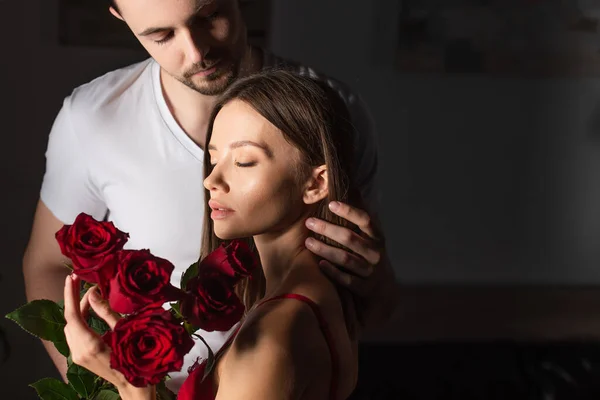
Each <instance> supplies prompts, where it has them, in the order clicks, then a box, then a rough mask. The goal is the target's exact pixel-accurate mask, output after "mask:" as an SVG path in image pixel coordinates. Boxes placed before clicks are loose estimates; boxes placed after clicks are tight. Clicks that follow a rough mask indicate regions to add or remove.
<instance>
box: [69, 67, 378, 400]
mask: <svg viewBox="0 0 600 400" xmlns="http://www.w3.org/2000/svg"><path fill="white" fill-rule="evenodd" d="M349 120H350V119H349V116H348V114H347V111H346V108H345V106H344V104H343V103H342V102H341V100H339V97H338V96H337V95H336V93H335V92H334V91H333V90H332V89H330V88H329V87H328V86H326V85H324V84H321V83H318V82H316V81H314V80H312V79H310V78H306V77H300V76H297V75H294V74H291V73H289V72H285V71H267V72H263V73H261V74H258V75H254V76H251V77H248V78H246V79H243V80H240V81H239V82H237V83H235V84H234V85H232V87H231V88H229V89H228V91H227V92H226V93H224V94H223V96H222V97H221V99H220V101H219V103H218V104H217V106H216V107H215V110H214V112H213V114H212V117H211V120H210V121H211V122H210V124H209V129H208V136H207V141H206V143H207V146H206V150H207V152H208V154H209V155H210V157H205V176H206V179H205V181H204V186H205V188H206V204H205V206H206V207H205V209H206V213H207V214H210V215H207V218H205V226H204V237H203V249H202V255H203V256H205V255H207V254H208V253H209V252H210V251H212V250H213V249H215V248H216V247H217V246H218V245H219V244H220V243H222V241H223V240H231V239H235V238H252V239H251V240H250V241H251V242H252V243H253V244H254V246H255V248H256V250H257V252H258V255H259V257H260V263H261V266H262V269H259V270H258V271H259V275H257V276H255V277H254V279H252V280H248V281H247V282H245V283H243V284H242V285H241V287H240V288H239V291H240V293H239V294H240V297H241V298H242V299H243V300H244V303H245V305H246V309H247V313H246V316H245V317H244V319H243V320H242V323H241V324H240V325H239V329H238V330H236V331H235V332H234V333H233V334H232V337H231V338H230V340H229V341H228V342H227V343H226V344H225V345H224V346H223V348H222V349H221V350H220V351H219V352H218V353H217V363H216V367H215V369H214V371H213V372H212V373H211V374H210V375H209V376H208V377H207V378H206V379H205V380H204V381H202V380H201V378H202V376H201V375H200V374H198V373H194V372H192V373H191V374H190V376H189V378H188V379H187V381H186V382H185V383H184V385H183V387H182V388H181V390H180V392H179V398H180V399H182V400H187V399H195V400H203V399H214V398H216V399H219V400H222V399H240V398H244V399H261V400H265V399H344V398H346V397H348V396H349V395H350V393H351V392H352V390H353V389H354V387H355V384H356V380H357V373H358V364H357V338H356V334H355V330H354V324H355V320H356V318H355V313H354V302H353V299H352V298H351V297H350V295H348V294H347V292H345V291H343V290H341V289H339V288H337V287H335V286H334V284H333V283H332V282H331V281H330V280H329V279H327V277H325V276H324V275H323V274H322V273H321V272H320V269H319V260H318V259H317V258H316V256H315V255H314V254H313V253H311V252H310V251H308V250H307V249H306V247H305V240H306V238H307V237H309V236H310V235H311V231H309V230H308V229H307V228H306V226H305V225H304V221H305V219H306V218H307V217H309V216H318V217H321V218H322V219H325V220H328V221H332V222H334V223H336V224H338V225H346V226H347V223H346V222H345V220H343V219H341V218H339V217H336V216H335V214H333V213H332V212H331V211H330V210H329V209H328V204H329V203H330V201H331V200H339V201H343V202H347V203H349V204H352V205H360V204H357V203H358V202H359V199H358V197H357V195H356V194H355V193H357V192H356V191H355V190H354V189H353V188H352V187H351V184H350V182H351V181H352V180H351V179H350V176H349V171H350V170H351V169H350V166H351V162H352V160H351V159H350V158H349V154H351V151H350V149H347V148H345V144H344V143H345V140H343V139H344V138H345V137H348V135H350V129H352V126H351V125H350V123H349ZM208 216H209V217H210V218H208ZM369 234H370V235H373V233H372V232H369ZM77 284H78V279H77V278H68V279H67V284H66V285H65V318H66V319H67V328H66V333H67V341H68V344H69V346H70V348H71V351H72V354H73V359H74V360H75V359H77V360H78V363H79V364H81V365H82V366H83V367H85V368H87V369H89V370H90V371H92V372H94V373H96V374H97V375H99V376H102V377H104V378H105V379H107V380H109V381H111V382H112V383H113V384H115V386H116V387H117V388H118V389H119V392H120V394H121V397H122V398H123V399H124V400H129V399H152V398H154V397H155V393H154V389H153V388H151V387H148V388H143V389H140V388H135V387H133V386H132V385H129V384H128V383H127V382H126V381H125V379H124V377H123V376H122V375H121V374H120V373H118V372H117V371H114V370H112V369H110V366H109V358H110V355H109V350H108V349H107V348H106V347H104V346H103V345H102V342H101V340H100V338H99V337H97V336H96V335H94V334H92V333H91V331H90V330H89V329H86V328H87V327H86V326H83V319H82V318H81V312H86V311H87V308H88V307H89V305H91V307H92V308H93V309H94V310H95V311H96V312H97V313H98V315H99V316H101V317H102V318H104V319H106V320H107V322H108V324H109V326H111V327H112V326H114V324H115V323H116V321H117V319H118V317H117V316H115V315H114V314H113V313H111V312H110V310H108V309H107V308H106V306H105V304H102V303H100V301H99V300H98V297H97V296H94V294H95V291H90V295H89V296H88V295H86V296H84V298H83V299H82V300H81V305H80V306H78V305H77V302H78V301H79V295H78V291H77Z"/></svg>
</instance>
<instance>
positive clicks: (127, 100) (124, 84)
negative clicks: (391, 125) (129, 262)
mask: <svg viewBox="0 0 600 400" xmlns="http://www.w3.org/2000/svg"><path fill="white" fill-rule="evenodd" d="M110 11H111V12H112V13H113V15H114V16H115V17H117V18H119V19H122V20H123V21H124V22H125V23H126V24H127V25H128V26H129V28H130V29H131V30H132V32H133V33H134V34H135V35H136V37H137V38H138V39H139V41H140V43H141V44H142V45H143V46H144V48H145V49H146V50H147V51H148V53H149V54H150V55H151V57H152V58H150V59H148V60H146V61H143V62H141V63H137V64H134V65H131V66H129V67H126V68H122V69H119V70H116V71H112V72H109V73H107V74H105V75H104V76H101V77H99V78H97V79H95V80H93V81H91V82H89V83H87V84H85V85H82V86H80V87H78V88H76V89H75V90H74V91H73V93H72V94H71V95H70V96H69V97H67V98H66V99H65V101H64V104H63V107H62V109H61V111H60V112H59V114H58V116H57V117H56V120H55V122H54V125H53V127H52V131H51V133H50V137H49V142H48V149H47V152H46V159H47V164H46V172H45V175H44V180H43V183H42V188H41V193H40V200H39V203H38V206H37V210H36V213H35V217H34V222H33V228H32V233H31V238H30V241H29V244H28V247H27V250H26V252H25V256H24V261H23V272H24V276H25V283H26V292H27V298H28V300H33V299H39V298H48V299H53V300H59V299H61V298H62V293H63V285H64V278H65V276H66V274H67V273H68V270H67V269H66V268H65V267H64V265H63V262H64V261H66V260H64V257H63V256H62V255H61V253H60V250H59V247H58V245H57V242H56V240H55V238H54V234H55V232H56V231H58V230H59V229H60V228H61V226H62V225H63V224H70V223H72V222H73V220H74V219H75V217H76V216H77V215H78V214H79V213H80V212H86V213H88V214H91V215H92V216H94V217H95V218H96V219H103V218H106V219H108V220H111V221H114V223H115V224H116V226H117V227H118V228H119V229H121V230H123V231H125V232H128V233H129V234H130V240H129V242H128V243H127V247H128V248H148V249H150V250H151V251H152V253H153V254H155V255H157V256H159V257H163V258H166V259H168V260H170V261H171V262H173V264H174V265H175V267H176V271H175V273H174V274H173V279H172V282H173V284H175V285H178V283H179V280H180V277H181V274H182V272H183V271H184V270H185V269H186V268H187V267H188V266H189V265H190V264H192V263H194V262H195V261H197V259H198V256H199V251H200V238H201V232H200V231H201V227H202V216H203V202H202V199H203V195H204V194H203V190H204V188H203V176H202V159H203V157H204V151H203V149H202V145H203V143H204V139H205V135H206V129H207V121H208V118H209V114H210V111H211V109H212V107H213V105H214V103H215V101H216V96H217V95H218V94H220V93H222V92H223V91H224V90H225V88H227V87H228V86H229V85H230V84H231V83H232V82H233V81H234V80H235V79H237V78H238V77H242V76H245V75H248V74H250V73H252V72H255V71H259V70H260V69H262V68H268V67H271V66H285V67H287V68H291V69H293V70H295V71H297V72H299V73H303V74H310V75H312V76H316V77H320V78H321V79H323V80H326V81H327V82H328V83H329V84H330V85H331V86H332V87H334V88H336V89H337V91H338V92H339V93H340V96H341V97H342V98H343V99H344V100H345V102H346V104H347V105H348V108H349V110H350V113H351V115H352V118H353V123H354V125H355V127H356V128H357V129H356V130H357V133H358V134H357V135H356V137H352V138H350V137H349V138H348V140H352V141H353V144H354V148H355V149H356V160H357V163H356V171H355V172H356V174H355V175H356V179H357V182H356V183H357V184H358V185H359V187H360V188H361V191H362V193H363V195H364V197H365V199H366V200H367V205H368V208H369V213H370V215H371V217H375V216H374V214H373V212H374V211H375V209H376V207H375V204H376V195H375V193H376V190H375V187H374V185H375V180H376V172H377V149H376V141H375V136H374V132H373V125H372V123H371V122H372V121H371V119H370V118H369V113H368V111H367V109H366V107H365V105H364V104H363V103H362V101H361V100H360V98H359V97H358V96H356V95H355V94H354V93H352V92H351V91H350V90H349V89H348V88H347V87H346V86H345V85H343V84H341V83H340V82H337V81H335V80H333V79H330V78H327V77H325V76H321V75H319V74H317V73H316V72H315V71H313V70H312V69H310V68H307V67H304V66H301V65H297V64H292V63H288V62H284V61H283V60H281V59H279V58H277V57H275V56H273V55H272V54H269V53H268V52H266V51H264V50H262V49H257V48H252V47H250V46H248V44H247V41H246V28H245V25H244V22H243V20H242V17H241V14H240V10H239V5H238V1H237V0H181V1H177V2H173V1H172V0H117V1H116V3H114V2H113V4H112V6H111V7H110ZM339 212H340V215H341V216H343V217H345V218H347V219H349V220H352V221H353V222H356V223H358V225H359V226H360V227H361V229H362V230H363V235H361V236H359V235H355V234H354V235H353V236H349V235H348V233H349V231H347V230H346V229H344V228H341V227H337V226H334V225H331V224H327V223H325V222H323V221H317V223H316V225H315V226H312V227H311V226H310V221H307V226H309V228H311V229H313V230H315V231H318V232H320V233H323V234H324V235H325V236H327V237H330V238H331V239H333V240H335V241H337V242H339V243H341V244H344V245H346V246H347V247H349V248H350V249H352V250H353V251H354V252H355V253H356V254H353V255H351V254H350V253H345V252H344V251H342V250H339V249H334V248H332V247H329V246H326V245H325V244H324V243H321V242H315V241H313V243H312V244H311V243H310V242H307V247H308V248H309V249H310V250H312V251H313V252H314V253H316V254H318V255H320V256H322V257H323V258H324V259H326V260H329V261H330V262H331V264H330V265H326V266H324V272H325V273H327V274H328V275H330V276H331V277H332V279H334V280H336V281H338V282H341V283H342V284H345V285H347V286H348V287H349V288H350V289H351V290H353V291H354V292H356V293H358V294H360V295H362V296H363V297H364V299H365V304H367V305H368V306H367V307H366V309H365V310H364V314H365V315H366V317H367V321H370V322H368V323H367V326H369V325H370V326H374V325H376V324H377V323H379V322H380V321H383V320H384V319H385V318H387V317H388V316H389V311H390V310H391V309H392V308H393V306H395V303H396V301H395V298H396V297H395V294H396V293H395V290H394V289H395V280H394V277H393V273H392V272H391V268H390V265H389V261H388V259H387V257H386V256H385V252H384V250H383V246H381V245H380V243H382V240H376V239H373V238H372V237H375V234H373V232H372V231H374V230H375V229H374V226H372V224H371V223H370V222H369V220H370V218H369V216H368V215H367V213H366V212H365V211H363V210H357V209H352V208H350V207H348V206H346V205H342V209H341V211H339ZM373 225H374V224H373ZM377 238H378V239H382V238H381V237H377ZM334 265H335V267H334ZM337 266H339V267H342V268H343V269H341V268H339V267H337ZM226 334H227V333H226V332H223V333H219V332H217V333H204V332H203V333H202V335H203V336H204V337H205V338H206V339H207V341H208V343H209V345H210V346H211V348H212V349H213V350H214V351H216V350H217V349H218V348H219V347H220V346H221V344H222V343H223V341H224V337H225V336H226ZM44 344H45V346H46V349H47V350H48V352H49V353H50V355H51V357H52V359H53V361H54V363H55V364H56V366H57V368H58V369H59V371H60V372H61V374H62V375H63V377H64V376H65V373H66V363H65V359H64V357H62V356H61V355H60V354H59V353H58V352H57V351H56V350H55V349H54V347H53V345H52V344H50V343H44ZM204 353H205V349H204V347H203V345H202V344H201V343H200V344H198V345H197V346H196V347H195V348H194V349H193V350H192V352H191V353H190V354H189V355H188V356H187V357H186V361H185V365H184V368H183V369H182V371H181V372H180V373H174V374H171V376H172V377H173V379H172V380H171V381H169V386H170V387H171V388H172V389H173V390H177V389H178V387H179V385H180V384H181V383H182V382H183V380H184V379H185V376H186V375H187V367H188V366H189V365H191V364H192V363H193V361H194V360H195V359H196V358H197V357H199V356H204V355H205V354H204Z"/></svg>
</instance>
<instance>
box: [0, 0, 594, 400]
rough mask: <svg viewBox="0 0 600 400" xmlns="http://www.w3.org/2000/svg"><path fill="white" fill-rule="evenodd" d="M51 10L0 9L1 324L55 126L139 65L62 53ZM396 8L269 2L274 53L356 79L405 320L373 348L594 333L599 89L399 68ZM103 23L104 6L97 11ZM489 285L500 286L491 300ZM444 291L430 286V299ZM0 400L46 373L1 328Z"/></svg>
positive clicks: (39, 0)
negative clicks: (115, 73)
mask: <svg viewBox="0 0 600 400" xmlns="http://www.w3.org/2000/svg"><path fill="white" fill-rule="evenodd" d="M58 11H59V8H58V1H57V0H28V1H18V0H1V1H0V35H1V37H2V38H3V39H4V40H3V42H2V45H1V56H0V85H1V86H0V87H1V88H2V89H1V90H2V94H3V96H2V98H1V100H0V101H1V107H0V113H1V119H0V121H2V125H1V126H2V138H3V141H4V143H3V145H2V146H0V149H1V150H0V151H1V152H2V153H1V155H0V162H1V163H2V187H3V189H4V190H3V195H2V196H1V198H0V199H1V202H2V203H1V206H0V207H1V209H2V210H3V211H4V212H3V215H4V217H3V219H2V220H3V226H2V232H3V234H2V241H1V242H0V243H2V244H1V246H2V250H3V251H2V253H1V254H2V264H3V268H1V269H0V274H1V281H0V304H1V305H2V306H1V307H0V314H1V315H5V314H6V313H8V312H9V311H12V310H13V309H15V308H16V307H17V306H19V305H21V304H23V303H24V302H25V295H24V288H23V280H22V273H21V257H22V254H23V250H24V248H25V245H26V243H27V239H28V235H29V230H30V227H31V222H32V216H33V211H34V208H35V204H36V202H37V199H38V194H39V188H40V184H41V179H42V175H43V171H44V151H45V148H46V144H47V137H48V133H49V131H50V127H51V125H52V122H53V120H54V117H55V116H56V114H57V112H58V110H59V108H60V106H61V104H62V100H63V98H64V97H65V96H67V95H69V94H70V92H71V91H72V89H73V88H75V87H76V86H78V85H80V84H83V83H85V82H87V81H89V80H91V79H93V78H95V77H97V76H100V75H101V74H103V73H105V72H107V71H109V70H112V69H114V68H117V67H121V66H124V65H127V64H129V63H131V62H133V61H137V60H140V59H141V58H143V56H142V55H140V53H139V52H137V51H133V50H127V49H124V48H117V47H115V48H111V47H97V46H83V45H77V46H74V45H66V44H64V43H63V44H61V43H60V42H59V36H60V35H59V32H60V30H59V26H58V23H59V13H58ZM396 11H397V4H396V2H395V1H383V0H381V1H371V2H365V1H360V0H331V1H327V2H324V1H317V0H310V1H309V0H285V1H273V5H272V8H271V22H270V27H269V30H268V34H269V38H268V42H267V43H268V45H269V47H270V48H271V49H272V50H273V51H274V52H276V53H277V54H279V55H281V56H285V57H289V58H291V59H295V60H300V61H302V62H304V63H306V64H308V65H311V66H313V67H315V68H317V69H319V70H321V71H323V72H325V73H329V74H331V75H333V76H335V77H337V78H339V79H341V80H343V81H345V82H347V83H348V84H350V85H351V86H352V87H353V88H354V89H356V90H357V91H358V92H359V93H361V95H362V96H363V97H364V99H365V100H366V102H367V103H368V104H369V106H370V108H371V110H372V113H373V116H374V118H375V120H376V123H377V125H378V143H379V149H380V162H381V163H380V170H381V174H380V188H381V214H382V216H383V223H384V227H385V230H386V235H387V243H388V246H389V252H390V255H391V258H392V262H393V264H394V267H395V271H396V275H397V277H398V279H399V280H400V281H402V282H404V283H405V284H407V285H408V286H409V288H407V291H406V295H405V297H406V301H405V308H404V312H403V317H402V318H401V320H400V321H398V322H397V323H396V324H395V325H394V326H391V327H387V328H386V329H383V330H382V331H380V332H378V333H374V334H373V335H372V336H371V338H370V339H371V342H374V343H376V344H383V343H390V342H400V341H403V342H406V341H409V342H410V341H415V340H426V339H438V340H439V339H452V338H461V339H465V338H466V339H469V338H471V339H482V338H490V337H491V338H497V337H501V338H502V337H503V338H513V339H520V338H527V339H531V338H533V339H535V340H545V339H553V340H554V339H565V338H581V337H585V338H592V339H596V338H597V337H598V335H599V333H600V314H599V313H598V312H597V310H598V306H600V294H599V292H600V291H598V290H597V289H596V288H595V287H596V285H598V284H599V283H600V245H599V243H600V240H599V239H600V206H599V205H600V135H599V133H598V129H599V127H598V123H599V122H598V121H600V114H599V113H600V80H598V79H594V78H578V77H570V78H561V77H556V78H536V77H518V76H494V75H486V74H483V75H482V74H418V73H411V74H408V73H403V72H401V71H398V70H397V69H396V68H395V67H394V57H395V46H396V45H397V38H398V36H397V28H398V19H397V18H398V16H397V13H396ZM106 12H107V13H108V11H106ZM490 285H491V286H493V287H494V288H493V289H492V288H490ZM440 286H441V287H440ZM0 328H1V329H2V330H4V331H5V332H6V336H7V339H8V342H9V344H10V350H11V354H10V357H9V359H8V360H7V361H5V362H4V363H2V364H0V393H1V394H0V397H2V398H7V399H8V398H10V399H33V398H35V395H34V393H33V390H32V389H30V388H28V387H27V384H29V383H31V382H34V381H36V380H38V379H40V378H42V377H46V376H55V372H54V370H53V367H52V365H51V362H50V361H49V359H48V358H47V357H46V356H45V352H44V350H43V347H42V345H41V344H40V343H39V342H38V341H37V340H36V339H34V338H31V337H29V336H28V335H27V334H25V333H24V332H23V331H21V330H20V329H19V328H18V327H17V326H16V325H14V324H13V323H11V322H10V321H8V320H6V319H2V320H0Z"/></svg>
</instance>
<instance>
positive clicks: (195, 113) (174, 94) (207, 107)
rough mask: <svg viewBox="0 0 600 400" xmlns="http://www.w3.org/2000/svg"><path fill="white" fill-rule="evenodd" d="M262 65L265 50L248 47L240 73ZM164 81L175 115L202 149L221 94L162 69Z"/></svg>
mask: <svg viewBox="0 0 600 400" xmlns="http://www.w3.org/2000/svg"><path fill="white" fill-rule="evenodd" d="M261 68H262V50H261V49H256V48H252V47H250V46H248V49H247V51H246V56H244V60H243V61H242V64H241V66H240V75H239V77H240V78H242V77H244V76H247V75H250V74H251V73H254V72H258V71H259V70H260V69H261ZM160 82H161V86H162V90H163V96H164V97H165V101H166V103H167V105H168V107H169V110H170V111H171V114H172V115H173V118H174V119H175V121H177V123H178V124H179V126H180V127H181V129H183V131H184V132H185V133H186V134H187V135H188V136H189V137H190V138H191V139H192V140H193V141H194V142H195V143H196V144H197V145H198V146H200V147H201V148H203V147H204V142H205V140H206V130H207V128H208V119H209V117H210V113H211V112H212V110H213V108H214V106H215V104H216V102H217V99H218V97H219V96H207V95H203V94H201V93H198V92H197V91H195V90H193V89H190V88H189V87H187V86H186V85H184V84H182V83H181V82H179V81H178V80H177V79H175V78H173V77H172V76H171V75H169V74H167V73H165V72H164V71H163V70H162V69H161V71H160Z"/></svg>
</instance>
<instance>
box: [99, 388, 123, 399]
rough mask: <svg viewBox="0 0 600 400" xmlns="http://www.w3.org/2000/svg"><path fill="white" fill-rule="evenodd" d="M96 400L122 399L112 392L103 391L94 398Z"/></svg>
mask: <svg viewBox="0 0 600 400" xmlns="http://www.w3.org/2000/svg"><path fill="white" fill-rule="evenodd" d="M94 400H121V397H120V396H119V394H118V393H115V392H113V391H112V390H101V391H99V392H98V394H96V395H95V396H94Z"/></svg>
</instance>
